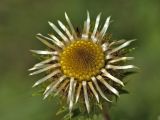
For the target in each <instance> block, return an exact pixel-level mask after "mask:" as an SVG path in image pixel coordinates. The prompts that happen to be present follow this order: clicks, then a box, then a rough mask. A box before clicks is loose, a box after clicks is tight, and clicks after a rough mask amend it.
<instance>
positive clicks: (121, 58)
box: [109, 57, 134, 63]
mask: <svg viewBox="0 0 160 120" xmlns="http://www.w3.org/2000/svg"><path fill="white" fill-rule="evenodd" d="M133 59H134V57H120V58H116V59H113V60H111V61H109V63H116V62H119V61H125V60H133Z"/></svg>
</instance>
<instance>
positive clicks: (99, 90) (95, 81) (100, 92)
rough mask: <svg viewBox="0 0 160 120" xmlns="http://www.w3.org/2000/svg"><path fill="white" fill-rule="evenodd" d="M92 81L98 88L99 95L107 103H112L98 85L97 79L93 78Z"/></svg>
mask: <svg viewBox="0 0 160 120" xmlns="http://www.w3.org/2000/svg"><path fill="white" fill-rule="evenodd" d="M91 79H92V81H93V83H94V85H95V86H96V88H97V91H98V92H99V94H100V95H101V96H102V98H104V99H105V100H106V101H108V102H112V101H111V100H109V99H108V98H107V97H106V96H105V95H104V93H103V92H102V90H101V88H100V86H99V85H98V83H97V80H96V78H95V77H92V78H91Z"/></svg>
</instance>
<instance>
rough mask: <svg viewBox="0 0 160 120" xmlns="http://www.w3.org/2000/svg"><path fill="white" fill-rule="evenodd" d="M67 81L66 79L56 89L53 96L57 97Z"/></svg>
mask: <svg viewBox="0 0 160 120" xmlns="http://www.w3.org/2000/svg"><path fill="white" fill-rule="evenodd" d="M68 82H69V80H68V79H66V80H65V81H64V82H63V83H62V84H61V85H60V86H59V87H58V89H57V91H56V93H55V96H57V95H58V94H59V93H60V92H61V91H62V90H63V89H64V88H65V87H66V85H67V84H68Z"/></svg>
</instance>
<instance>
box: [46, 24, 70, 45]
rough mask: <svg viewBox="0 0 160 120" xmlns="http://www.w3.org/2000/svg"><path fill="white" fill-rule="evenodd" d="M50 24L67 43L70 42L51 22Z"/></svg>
mask: <svg viewBox="0 0 160 120" xmlns="http://www.w3.org/2000/svg"><path fill="white" fill-rule="evenodd" d="M48 23H49V25H50V26H51V27H52V28H53V29H54V30H55V31H56V32H57V34H58V35H59V36H60V37H61V38H62V39H63V40H64V41H65V42H66V43H68V42H69V41H68V38H67V37H66V36H65V35H64V34H63V33H62V32H61V31H60V30H59V29H58V28H57V27H56V26H55V25H54V24H53V23H51V22H48Z"/></svg>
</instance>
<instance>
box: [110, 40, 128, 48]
mask: <svg viewBox="0 0 160 120" xmlns="http://www.w3.org/2000/svg"><path fill="white" fill-rule="evenodd" d="M124 42H126V40H125V39H122V40H118V41H113V42H111V43H110V44H109V47H111V46H114V45H119V44H122V43H124Z"/></svg>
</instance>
